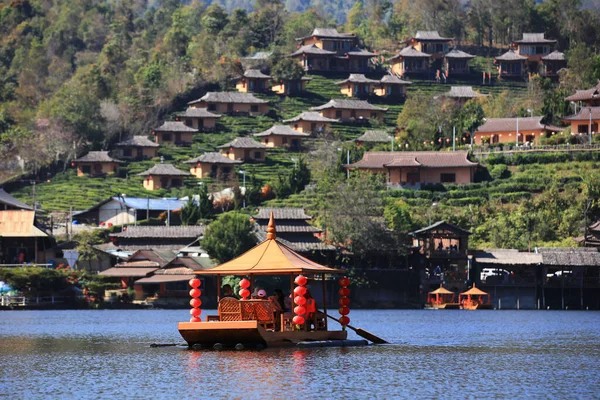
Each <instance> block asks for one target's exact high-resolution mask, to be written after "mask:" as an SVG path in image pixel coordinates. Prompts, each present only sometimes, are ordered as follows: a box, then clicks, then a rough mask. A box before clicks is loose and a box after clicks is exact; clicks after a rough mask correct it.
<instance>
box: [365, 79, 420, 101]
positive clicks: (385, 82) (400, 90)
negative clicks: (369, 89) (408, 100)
mask: <svg viewBox="0 0 600 400" xmlns="http://www.w3.org/2000/svg"><path fill="white" fill-rule="evenodd" d="M411 84H412V83H411V82H408V81H405V80H402V79H400V78H398V77H397V76H395V75H385V76H384V77H383V78H381V80H380V81H379V83H378V84H377V85H375V89H374V91H373V93H374V94H375V95H376V96H380V97H406V88H407V87H408V85H411Z"/></svg>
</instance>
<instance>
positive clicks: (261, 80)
mask: <svg viewBox="0 0 600 400" xmlns="http://www.w3.org/2000/svg"><path fill="white" fill-rule="evenodd" d="M271 79H273V78H272V77H271V76H270V75H266V74H263V73H262V72H261V71H260V70H259V69H248V70H246V71H244V75H242V76H240V77H238V78H236V84H235V88H236V89H237V90H238V92H240V93H248V92H267V91H268V90H269V88H270V85H269V83H270V82H271Z"/></svg>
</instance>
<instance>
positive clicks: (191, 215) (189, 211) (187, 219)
mask: <svg viewBox="0 0 600 400" xmlns="http://www.w3.org/2000/svg"><path fill="white" fill-rule="evenodd" d="M180 218H181V224H182V225H185V226H187V225H196V224H197V223H198V221H199V220H200V207H199V206H198V203H196V202H195V201H194V199H193V198H192V197H190V198H189V199H188V201H187V203H185V205H184V206H183V207H181V214H180Z"/></svg>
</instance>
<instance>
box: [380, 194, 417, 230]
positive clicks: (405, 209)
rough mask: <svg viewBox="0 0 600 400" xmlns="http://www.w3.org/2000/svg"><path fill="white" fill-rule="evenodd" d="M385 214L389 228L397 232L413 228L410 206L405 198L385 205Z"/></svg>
mask: <svg viewBox="0 0 600 400" xmlns="http://www.w3.org/2000/svg"><path fill="white" fill-rule="evenodd" d="M383 216H384V218H385V222H386V223H387V226H388V228H390V229H391V230H393V231H396V232H407V231H409V230H410V229H412V225H413V221H412V218H411V217H410V207H409V205H408V204H406V202H405V201H404V200H396V201H394V202H393V203H390V204H388V205H387V206H385V210H384V211H383Z"/></svg>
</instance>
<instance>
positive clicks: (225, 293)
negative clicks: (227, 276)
mask: <svg viewBox="0 0 600 400" xmlns="http://www.w3.org/2000/svg"><path fill="white" fill-rule="evenodd" d="M221 293H222V294H221V299H224V298H225V297H232V298H234V299H235V298H236V297H235V295H234V294H233V289H232V288H231V285H229V284H225V285H223V287H222V288H221Z"/></svg>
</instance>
